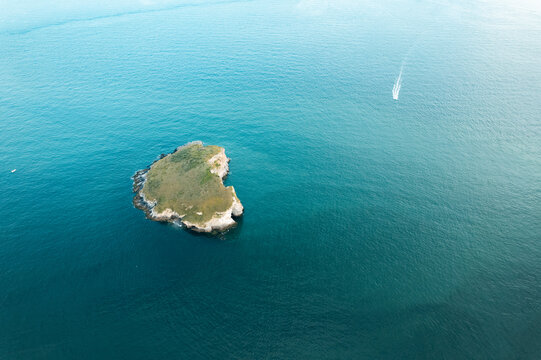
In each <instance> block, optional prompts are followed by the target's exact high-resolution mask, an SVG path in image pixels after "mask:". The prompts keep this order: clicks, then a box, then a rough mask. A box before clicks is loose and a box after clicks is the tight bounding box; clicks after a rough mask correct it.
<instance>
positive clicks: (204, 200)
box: [142, 143, 235, 224]
mask: <svg viewBox="0 0 541 360" xmlns="http://www.w3.org/2000/svg"><path fill="white" fill-rule="evenodd" d="M221 150H222V148H220V147H219V146H214V145H208V146H204V145H202V144H200V143H193V144H188V145H186V146H184V147H182V148H180V149H179V150H177V151H176V152H174V153H172V154H169V155H167V156H166V157H164V158H163V159H160V160H158V161H157V162H155V163H154V164H153V165H152V166H151V168H150V170H149V171H148V173H147V180H146V182H145V185H144V187H143V190H142V191H143V194H144V195H145V197H146V199H147V200H152V201H157V204H156V207H155V208H154V210H155V211H156V212H157V213H160V212H162V211H164V210H165V209H167V208H169V209H171V210H173V211H175V212H176V213H178V214H179V215H181V216H182V215H184V217H183V220H186V221H189V222H192V223H195V224H202V223H204V222H206V221H208V220H210V219H211V218H212V216H213V215H214V214H215V213H216V212H223V211H226V210H227V209H229V208H230V207H231V205H232V203H233V196H235V195H234V193H233V190H232V188H231V187H225V186H224V185H223V183H222V180H221V178H220V177H219V176H218V175H217V174H213V173H211V172H210V170H211V166H215V167H216V166H218V164H217V163H215V164H212V165H211V164H209V163H208V160H209V159H210V158H211V157H213V156H214V155H216V154H218V153H219V152H220V151H221ZM201 214H202V215H201Z"/></svg>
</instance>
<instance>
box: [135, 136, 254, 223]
mask: <svg viewBox="0 0 541 360" xmlns="http://www.w3.org/2000/svg"><path fill="white" fill-rule="evenodd" d="M191 145H201V146H202V143H201V142H199V141H197V142H192V143H189V144H186V145H183V146H181V147H178V148H177V149H176V150H175V151H174V152H173V153H171V154H174V153H175V152H177V151H180V150H182V149H184V148H185V147H187V146H191ZM165 156H167V155H163V154H162V155H161V156H160V159H158V160H156V161H155V162H154V163H156V162H157V161H159V160H161V159H162V158H164V157H165ZM229 161H230V159H229V158H228V157H227V156H226V155H225V149H223V148H220V151H219V152H218V153H217V154H215V155H214V156H212V157H211V158H209V159H208V160H207V163H208V165H209V167H210V172H211V173H212V174H216V175H217V176H218V177H219V178H220V180H221V181H222V185H223V179H224V178H225V177H226V176H227V174H228V172H229ZM154 163H152V164H151V165H150V166H149V167H148V168H146V169H143V170H139V171H137V172H136V173H135V175H134V176H133V191H134V192H135V196H134V199H133V203H134V205H135V207H137V208H139V209H141V210H143V211H145V213H146V215H147V217H148V218H149V219H151V220H155V221H162V222H172V223H177V224H179V223H181V224H184V225H185V226H186V227H187V228H189V229H191V230H194V231H197V232H206V233H212V232H221V231H224V230H227V229H229V228H231V227H232V226H234V225H235V224H236V222H235V220H234V219H233V217H238V216H241V215H242V214H243V212H244V207H243V206H242V203H241V202H240V200H239V198H238V197H237V194H236V193H235V189H234V188H233V187H232V186H229V187H227V188H226V189H230V190H231V193H232V195H233V198H232V203H231V206H230V207H229V208H228V209H226V210H225V211H219V212H215V213H214V214H213V215H212V217H211V218H210V219H209V220H206V221H202V222H196V221H189V220H187V219H185V215H186V214H179V213H177V212H176V211H173V210H172V209H169V208H166V209H165V210H163V211H161V212H157V211H156V205H157V201H156V200H151V199H147V198H146V197H145V194H144V192H143V188H144V185H145V182H146V180H147V173H148V172H149V171H150V169H151V168H152V165H154ZM196 214H197V215H202V213H201V212H196Z"/></svg>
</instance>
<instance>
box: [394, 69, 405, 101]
mask: <svg viewBox="0 0 541 360" xmlns="http://www.w3.org/2000/svg"><path fill="white" fill-rule="evenodd" d="M403 69H404V66H402V67H401V68H400V74H398V78H397V79H396V81H395V83H394V86H393V99H394V100H398V95H399V94H400V88H401V87H402V70H403Z"/></svg>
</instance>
